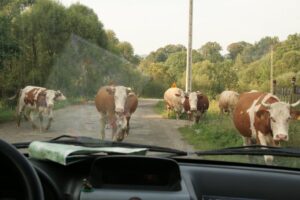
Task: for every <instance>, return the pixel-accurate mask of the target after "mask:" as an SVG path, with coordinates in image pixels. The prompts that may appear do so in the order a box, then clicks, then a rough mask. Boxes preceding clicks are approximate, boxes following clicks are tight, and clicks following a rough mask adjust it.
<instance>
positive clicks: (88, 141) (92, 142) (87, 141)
mask: <svg viewBox="0 0 300 200" xmlns="http://www.w3.org/2000/svg"><path fill="white" fill-rule="evenodd" d="M45 142H50V143H56V144H70V145H79V146H84V147H125V148H147V149H148V151H151V152H163V153H170V154H175V155H177V156H187V155H188V153H187V152H185V151H181V150H177V149H172V148H167V147H159V146H154V145H145V144H134V143H127V142H114V141H108V140H99V139H96V138H90V137H83V136H80V137H78V136H70V135H62V136H59V137H56V138H53V139H51V140H48V141H45ZM30 143H31V142H23V143H15V144H13V145H14V146H15V147H16V148H18V149H22V148H28V146H29V144H30Z"/></svg>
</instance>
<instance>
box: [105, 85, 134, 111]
mask: <svg viewBox="0 0 300 200" xmlns="http://www.w3.org/2000/svg"><path fill="white" fill-rule="evenodd" d="M106 91H107V92H108V93H109V94H110V95H113V96H114V101H115V112H116V113H117V114H118V115H120V114H122V113H123V112H124V107H125V103H126V100H127V97H128V96H130V95H131V94H132V93H130V92H131V88H129V87H124V86H110V87H108V88H107V89H106Z"/></svg>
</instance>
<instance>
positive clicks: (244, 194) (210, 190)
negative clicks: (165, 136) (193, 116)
mask: <svg viewBox="0 0 300 200" xmlns="http://www.w3.org/2000/svg"><path fill="white" fill-rule="evenodd" d="M0 157H1V160H2V164H1V165H2V167H1V168H2V170H1V173H0V177H1V186H0V191H1V192H0V199H33V200H35V199H36V200H37V199H47V200H48V199H49V200H52V199H53V200H54V199H78V200H79V199H106V200H107V199H132V200H133V199H190V200H191V199H205V200H216V199H221V200H223V199H224V200H227V199H297V197H299V195H300V191H299V190H298V186H299V183H300V172H299V170H292V169H291V168H284V167H277V166H265V165H254V164H243V163H234V162H224V161H216V160H214V161H212V160H204V159H197V160H196V159H191V158H189V159H186V158H180V157H177V158H176V157H170V158H167V157H165V156H164V157H161V156H139V155H97V156H90V157H87V158H85V159H82V160H79V161H77V162H74V163H72V164H70V165H67V166H63V165H61V164H58V163H55V162H52V161H49V160H38V159H34V158H30V157H28V154H26V153H20V152H19V151H18V150H17V149H16V147H14V146H12V145H11V144H8V143H6V142H4V141H1V143H0Z"/></svg>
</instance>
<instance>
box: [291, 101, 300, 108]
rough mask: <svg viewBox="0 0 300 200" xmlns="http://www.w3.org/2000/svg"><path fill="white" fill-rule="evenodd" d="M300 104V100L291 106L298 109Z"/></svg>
mask: <svg viewBox="0 0 300 200" xmlns="http://www.w3.org/2000/svg"><path fill="white" fill-rule="evenodd" d="M299 104H300V100H299V101H297V102H296V103H293V104H290V105H291V107H296V106H298V105H299Z"/></svg>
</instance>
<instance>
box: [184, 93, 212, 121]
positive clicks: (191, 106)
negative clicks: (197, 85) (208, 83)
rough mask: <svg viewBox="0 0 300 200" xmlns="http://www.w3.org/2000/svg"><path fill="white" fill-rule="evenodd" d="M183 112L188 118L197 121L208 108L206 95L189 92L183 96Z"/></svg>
mask: <svg viewBox="0 0 300 200" xmlns="http://www.w3.org/2000/svg"><path fill="white" fill-rule="evenodd" d="M183 107H184V110H185V112H186V113H187V114H188V116H189V119H190V120H193V121H195V123H198V122H199V120H200V118H201V117H202V116H203V115H204V114H205V113H206V111H207V110H208V108H209V101H208V98H207V96H206V95H204V94H202V93H201V92H199V91H197V92H191V93H189V95H188V96H186V97H185V101H184V103H183Z"/></svg>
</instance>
